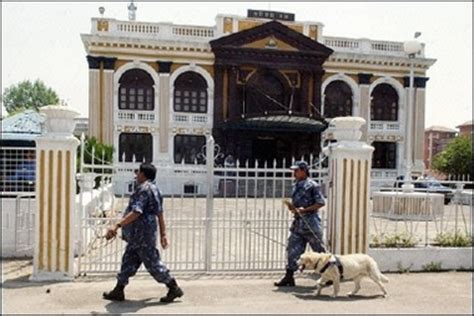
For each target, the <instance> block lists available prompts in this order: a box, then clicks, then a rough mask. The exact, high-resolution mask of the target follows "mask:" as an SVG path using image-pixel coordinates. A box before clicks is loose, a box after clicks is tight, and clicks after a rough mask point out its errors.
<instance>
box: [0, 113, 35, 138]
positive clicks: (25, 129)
mask: <svg viewBox="0 0 474 316" xmlns="http://www.w3.org/2000/svg"><path fill="white" fill-rule="evenodd" d="M43 122H44V117H43V116H42V115H41V114H40V113H38V112H36V111H34V110H26V111H23V112H21V113H18V114H15V115H12V116H8V117H6V118H3V119H2V129H1V136H2V139H32V138H35V137H37V136H39V135H41V133H42V124H43Z"/></svg>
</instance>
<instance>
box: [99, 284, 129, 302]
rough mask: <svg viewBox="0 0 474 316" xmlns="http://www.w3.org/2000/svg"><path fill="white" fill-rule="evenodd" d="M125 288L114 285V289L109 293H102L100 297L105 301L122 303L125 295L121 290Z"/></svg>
mask: <svg viewBox="0 0 474 316" xmlns="http://www.w3.org/2000/svg"><path fill="white" fill-rule="evenodd" d="M124 288H125V286H123V285H118V284H117V285H116V286H115V287H114V289H113V290H112V291H110V292H104V293H103V294H102V296H103V297H104V298H105V299H106V300H111V301H123V300H125V294H124V292H123V289H124Z"/></svg>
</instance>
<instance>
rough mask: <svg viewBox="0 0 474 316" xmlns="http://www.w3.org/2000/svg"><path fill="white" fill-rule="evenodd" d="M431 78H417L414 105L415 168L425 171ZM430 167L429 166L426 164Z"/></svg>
mask: <svg viewBox="0 0 474 316" xmlns="http://www.w3.org/2000/svg"><path fill="white" fill-rule="evenodd" d="M428 80H429V78H421V77H416V78H415V88H416V90H415V105H414V114H413V115H414V116H413V117H414V119H413V121H414V135H413V148H414V153H413V160H414V167H413V169H414V170H415V171H418V172H423V171H424V169H425V164H424V148H425V88H426V82H427V81H428ZM426 167H428V166H426Z"/></svg>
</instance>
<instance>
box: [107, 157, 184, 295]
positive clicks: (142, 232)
mask: <svg viewBox="0 0 474 316" xmlns="http://www.w3.org/2000/svg"><path fill="white" fill-rule="evenodd" d="M155 177H156V168H155V167H154V166H153V165H152V164H141V165H140V168H139V170H138V173H137V174H136V181H137V184H138V186H137V188H136V189H135V192H134V193H133V194H132V196H131V197H130V201H129V204H128V207H127V208H126V210H125V213H124V216H123V218H122V219H121V220H120V222H119V223H117V224H115V225H114V226H112V227H110V228H109V229H108V231H107V234H106V238H107V239H108V240H109V239H112V238H114V237H115V236H116V235H117V230H118V229H119V228H122V237H123V239H124V240H125V241H126V242H127V246H126V248H125V253H124V254H123V257H122V266H121V268H120V272H119V273H118V274H117V285H116V286H115V288H114V289H113V290H112V291H110V292H107V293H104V294H103V297H104V298H105V299H108V300H114V301H123V300H124V299H125V294H124V288H125V286H126V285H127V284H128V280H129V278H130V277H132V276H134V275H135V273H136V272H137V270H138V269H139V268H140V265H141V264H142V263H143V264H144V265H145V268H146V269H147V271H148V272H149V273H150V274H151V275H152V276H153V278H154V279H155V280H156V281H158V282H160V283H164V284H166V286H167V287H168V289H169V290H168V294H167V295H166V296H165V297H162V298H161V299H160V301H161V302H164V303H171V302H173V301H174V300H175V299H176V298H178V297H181V296H183V291H182V290H181V289H180V288H179V286H178V284H177V283H176V280H175V279H174V278H173V277H171V275H170V272H169V270H168V269H167V268H166V266H165V265H164V264H163V262H161V260H160V253H159V252H158V249H156V239H157V222H156V218H158V223H159V226H160V229H159V231H160V243H161V246H162V247H163V249H166V248H167V247H168V239H167V238H166V227H165V222H164V217H163V198H162V197H161V194H160V192H159V190H158V188H157V187H156V185H155V184H153V183H152V182H153V181H154V180H155Z"/></svg>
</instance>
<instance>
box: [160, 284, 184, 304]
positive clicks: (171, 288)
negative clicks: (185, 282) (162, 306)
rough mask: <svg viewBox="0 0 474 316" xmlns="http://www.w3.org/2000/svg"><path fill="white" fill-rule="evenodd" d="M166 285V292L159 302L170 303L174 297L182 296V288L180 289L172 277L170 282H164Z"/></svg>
mask: <svg viewBox="0 0 474 316" xmlns="http://www.w3.org/2000/svg"><path fill="white" fill-rule="evenodd" d="M166 286H167V287H168V293H167V294H166V296H165V297H162V298H160V302H162V303H171V302H173V301H174V299H175V298H178V297H181V296H183V294H184V293H183V290H181V289H180V287H179V286H178V283H176V280H175V279H172V280H171V282H170V283H168V284H166Z"/></svg>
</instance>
